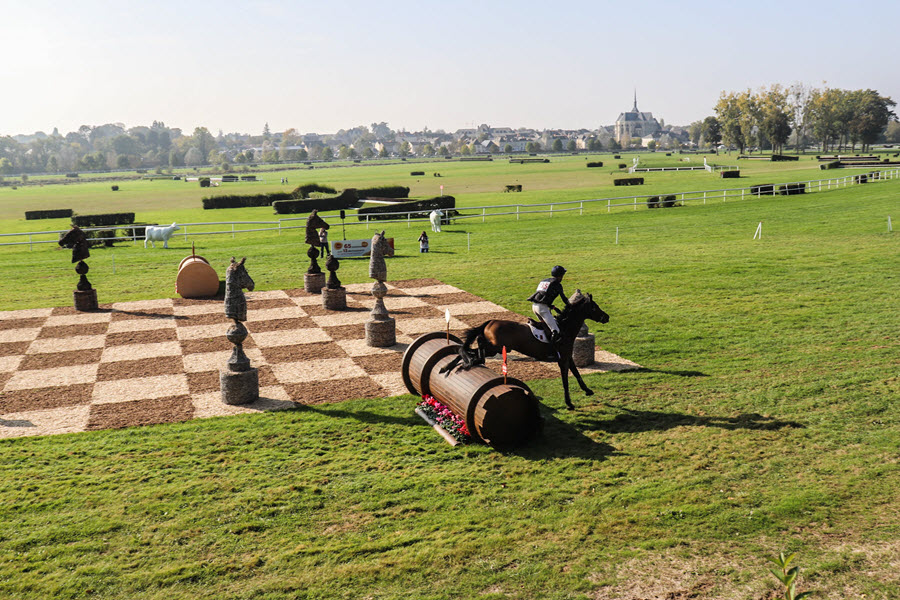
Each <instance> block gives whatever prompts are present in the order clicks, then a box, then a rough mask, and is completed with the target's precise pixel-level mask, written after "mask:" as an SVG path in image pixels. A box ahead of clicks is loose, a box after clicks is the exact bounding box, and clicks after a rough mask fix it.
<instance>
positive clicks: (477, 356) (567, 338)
mask: <svg viewBox="0 0 900 600" xmlns="http://www.w3.org/2000/svg"><path fill="white" fill-rule="evenodd" d="M585 319H591V320H593V321H598V322H600V323H607V322H609V315H608V314H606V313H605V312H603V310H602V309H601V308H600V307H599V306H597V303H596V302H594V299H593V297H591V295H590V294H582V293H581V291H580V290H579V291H577V292H575V294H574V295H573V296H572V299H571V300H570V302H569V305H568V306H566V307H565V308H564V309H563V310H562V312H561V313H560V315H559V318H558V319H557V322H558V323H559V333H560V339H559V346H558V348H559V354H558V355H557V353H556V351H555V350H554V348H553V346H552V345H550V344H549V343H546V342H541V341H538V340H537V339H536V338H535V337H534V335H533V334H532V333H531V328H530V327H529V326H528V325H524V324H522V323H516V322H515V321H502V320H491V321H485V322H484V323H482V324H481V325H479V326H478V327H474V328H472V329H469V330H468V331H466V334H465V335H466V340H465V342H464V343H463V345H462V346H461V347H460V350H459V354H460V358H461V361H462V362H463V363H464V365H465V367H464V368H468V367H471V366H472V365H474V364H477V363H481V362H484V359H485V357H488V356H493V355H495V354H497V353H498V352H500V350H501V348H502V347H503V346H506V349H507V350H515V351H516V352H519V353H521V354H524V355H526V356H530V357H532V358H536V359H537V360H541V361H546V362H555V363H557V364H558V365H559V374H560V376H562V383H563V390H564V391H565V399H566V406H567V407H569V408H575V406H574V405H573V404H572V400H571V399H570V398H569V371H572V375H574V376H575V380H576V381H578V385H579V386H580V387H581V389H582V390H583V391H584V393H585V394H586V395H588V396H591V395H593V393H594V392H593V391H591V389H590V388H588V387H587V386H586V385H585V384H584V381H583V380H582V379H581V375H580V374H579V373H578V368H577V367H576V366H575V363H574V361H573V360H572V348H573V346H574V345H575V337H576V336H577V335H578V331H579V330H580V329H581V326H582V325H584V321H585ZM533 322H534V321H533ZM474 342H478V349H477V351H476V350H475V349H473V348H472V344H473V343H474ZM453 366H455V365H453ZM448 370H449V369H448Z"/></svg>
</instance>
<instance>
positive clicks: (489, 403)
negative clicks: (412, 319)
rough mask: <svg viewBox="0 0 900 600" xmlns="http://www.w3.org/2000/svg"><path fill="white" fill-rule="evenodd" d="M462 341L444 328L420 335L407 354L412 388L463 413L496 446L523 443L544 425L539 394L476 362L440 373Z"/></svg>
mask: <svg viewBox="0 0 900 600" xmlns="http://www.w3.org/2000/svg"><path fill="white" fill-rule="evenodd" d="M460 345H461V342H460V341H459V340H458V339H451V342H450V343H449V344H448V343H447V337H446V334H445V333H442V332H434V333H428V334H425V335H423V336H421V337H420V338H418V339H416V340H415V341H414V342H413V343H412V344H410V345H409V347H408V348H407V349H406V352H405V353H404V355H403V362H402V366H401V374H402V376H403V381H404V383H405V384H406V387H407V389H408V390H409V391H410V393H412V394H415V395H418V396H424V395H426V394H427V395H431V396H434V398H435V399H436V400H438V401H439V402H441V403H442V404H444V405H445V406H447V407H448V408H449V409H450V410H451V411H453V413H454V414H456V415H457V416H459V417H460V418H462V419H463V420H464V421H465V423H466V427H468V429H469V433H471V434H472V435H473V436H474V437H476V438H479V439H481V440H483V441H485V442H487V443H489V444H492V445H495V446H509V445H516V444H521V443H523V442H525V441H527V440H528V439H529V438H531V437H532V436H533V435H535V434H537V433H538V431H539V430H540V427H541V416H540V409H539V406H538V402H537V398H536V397H535V395H534V394H533V393H532V391H531V389H530V388H529V387H528V386H527V385H525V384H524V383H523V382H521V381H519V380H518V379H514V378H512V377H507V378H506V383H504V381H503V376H502V375H498V374H497V373H495V372H494V371H492V370H491V369H489V368H487V367H485V366H483V365H477V366H474V367H472V368H471V369H466V370H463V369H460V368H458V367H457V368H455V369H453V370H452V371H450V372H447V373H441V372H440V371H441V369H443V368H444V367H446V366H447V365H448V364H449V363H450V362H451V361H453V360H454V359H455V358H456V357H457V355H458V351H459V346H460Z"/></svg>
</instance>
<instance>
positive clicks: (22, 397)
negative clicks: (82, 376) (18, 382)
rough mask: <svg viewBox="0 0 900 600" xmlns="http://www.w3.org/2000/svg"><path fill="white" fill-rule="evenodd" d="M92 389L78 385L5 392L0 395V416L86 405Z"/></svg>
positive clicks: (87, 384) (85, 384)
mask: <svg viewBox="0 0 900 600" xmlns="http://www.w3.org/2000/svg"><path fill="white" fill-rule="evenodd" d="M93 388H94V386H93V384H90V383H79V384H74V385H67V386H59V387H43V388H34V389H24V390H12V391H5V392H3V393H2V394H0V414H6V413H16V412H23V411H28V410H43V409H47V408H59V407H61V406H75V405H79V404H88V403H89V402H90V401H91V390H93Z"/></svg>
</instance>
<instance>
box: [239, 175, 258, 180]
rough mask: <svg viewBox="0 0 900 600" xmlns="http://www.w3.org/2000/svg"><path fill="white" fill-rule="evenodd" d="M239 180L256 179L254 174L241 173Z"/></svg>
mask: <svg viewBox="0 0 900 600" xmlns="http://www.w3.org/2000/svg"><path fill="white" fill-rule="evenodd" d="M241 181H256V175H241Z"/></svg>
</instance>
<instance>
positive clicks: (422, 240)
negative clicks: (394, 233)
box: [419, 231, 428, 253]
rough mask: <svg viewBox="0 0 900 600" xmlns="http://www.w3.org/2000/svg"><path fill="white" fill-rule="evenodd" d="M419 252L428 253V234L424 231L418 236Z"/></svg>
mask: <svg viewBox="0 0 900 600" xmlns="http://www.w3.org/2000/svg"><path fill="white" fill-rule="evenodd" d="M419 252H420V253H422V252H428V234H427V233H425V232H424V231H423V232H422V235H420V236H419Z"/></svg>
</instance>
